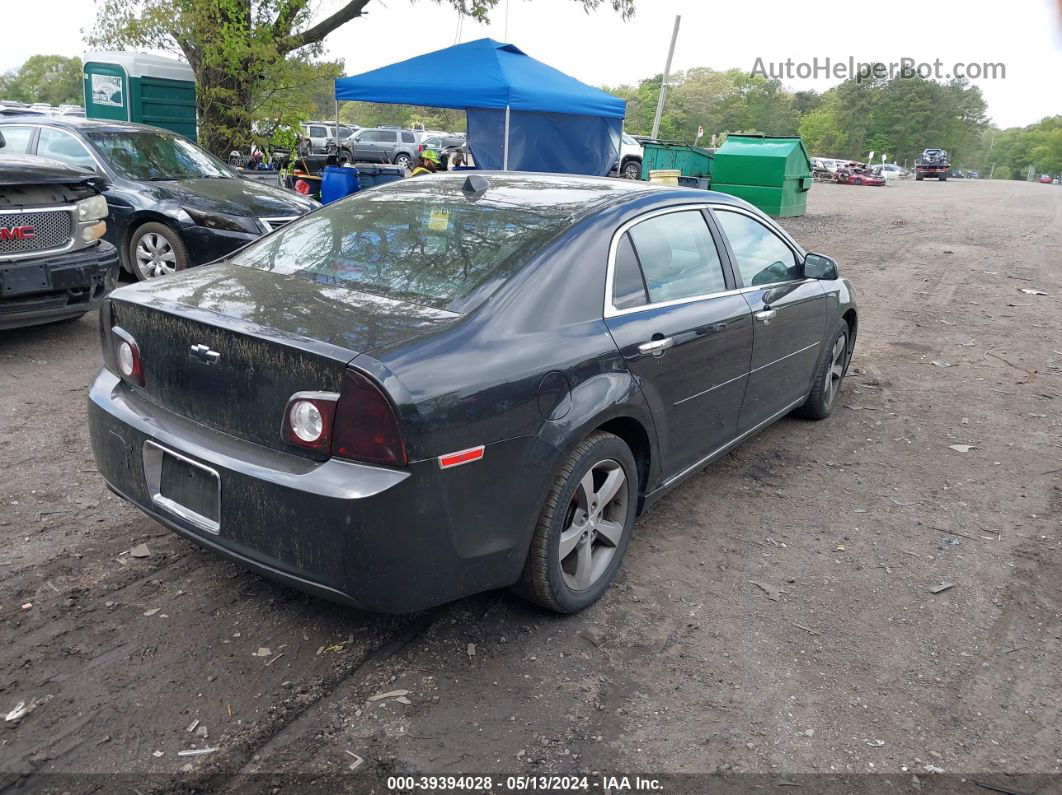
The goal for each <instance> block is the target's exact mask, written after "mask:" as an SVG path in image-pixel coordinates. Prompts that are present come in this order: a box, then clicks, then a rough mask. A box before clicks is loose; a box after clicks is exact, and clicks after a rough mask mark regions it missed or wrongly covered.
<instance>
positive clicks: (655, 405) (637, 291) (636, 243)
mask: <svg viewBox="0 0 1062 795" xmlns="http://www.w3.org/2000/svg"><path fill="white" fill-rule="evenodd" d="M733 288H734V283H733V276H732V275H731V274H730V273H729V270H728V269H727V268H724V264H723V261H722V260H721V258H720V255H719V250H718V248H717V246H716V241H715V239H714V238H713V235H712V232H711V230H710V229H709V226H708V221H707V216H706V215H705V213H704V212H703V211H701V210H699V209H685V208H682V209H677V210H670V211H666V212H664V213H653V214H650V215H648V216H646V217H645V218H643V219H638V220H637V221H635V222H633V223H631V224H627V225H625V226H624V228H623V229H622V230H621V234H620V236H619V238H618V239H617V241H615V243H614V253H613V257H612V263H611V266H610V278H609V290H610V293H609V296H610V297H609V302H607V304H606V312H605V315H606V316H605V323H606V325H607V326H608V328H609V331H610V332H611V333H612V337H613V339H614V340H615V341H616V345H617V346H618V347H619V350H620V352H621V353H622V355H623V357H624V358H625V359H626V361H627V366H628V367H629V368H630V370H631V372H632V373H634V375H635V377H636V378H637V379H638V382H639V383H640V385H641V388H642V392H643V393H644V394H645V397H646V400H647V401H648V402H649V405H650V407H651V409H652V412H653V416H654V419H655V421H656V430H657V440H658V442H659V447H660V450H661V452H662V459H663V460H662V462H661V464H662V469H663V471H664V472H665V473H666V474H667V475H675V474H678V473H679V472H681V471H683V470H684V469H686V468H688V467H690V466H692V465H693V464H696V463H697V462H698V461H700V460H702V459H703V458H705V457H706V456H707V455H709V454H710V453H712V452H713V451H715V450H716V449H718V448H719V447H721V446H723V445H725V444H726V443H727V442H728V441H730V439H732V438H733V437H734V436H735V435H736V433H737V422H738V415H739V411H740V408H741V399H742V395H743V394H744V392H745V382H746V380H747V378H748V371H749V362H750V360H751V356H752V318H751V313H750V312H749V308H748V304H747V303H746V302H745V300H744V298H742V296H741V295H740V294H739V293H738V292H737V291H736V290H734V289H733Z"/></svg>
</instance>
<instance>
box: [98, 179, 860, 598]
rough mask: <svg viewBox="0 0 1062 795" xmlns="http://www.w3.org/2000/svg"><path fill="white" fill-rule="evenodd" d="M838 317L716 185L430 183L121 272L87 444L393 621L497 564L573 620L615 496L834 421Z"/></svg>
mask: <svg viewBox="0 0 1062 795" xmlns="http://www.w3.org/2000/svg"><path fill="white" fill-rule="evenodd" d="M636 247H637V248H636ZM639 257H640V259H639ZM642 263H644V264H642ZM855 312H856V309H855V300H854V293H853V291H852V289H851V287H850V285H849V284H848V283H847V282H846V281H845V280H844V279H842V278H839V277H838V276H837V273H836V264H835V263H833V262H832V261H831V260H829V258H826V257H822V256H819V255H814V254H806V253H805V252H804V251H803V249H801V248H800V247H799V246H798V245H797V244H796V243H795V242H794V241H793V240H792V239H791V238H790V237H789V236H788V235H786V234H785V233H784V232H783V231H781V230H780V229H779V228H778V227H777V226H776V225H775V224H774V223H773V222H772V221H770V219H769V218H767V217H766V216H764V215H763V214H762V213H760V212H759V211H758V210H755V209H754V208H752V207H751V206H750V205H747V204H746V203H744V202H742V201H741V200H739V199H735V198H734V197H730V196H725V195H723V194H717V193H711V192H708V191H696V190H689V189H676V188H663V187H660V186H654V185H649V184H647V183H640V182H634V181H626V180H606V179H596V178H576V177H569V176H552V175H534V176H532V175H513V174H486V175H484V176H474V177H468V178H465V177H464V176H463V175H435V176H432V177H424V178H420V179H417V180H407V181H404V182H401V183H394V184H391V185H388V186H385V187H381V188H378V189H375V190H372V191H366V192H363V193H362V194H359V195H357V196H354V197H351V198H349V199H346V200H343V201H341V202H337V203H334V204H332V205H329V206H328V207H326V208H324V209H322V210H319V211H317V212H315V213H313V214H311V215H309V216H307V218H305V219H303V220H301V221H298V222H296V223H293V224H292V225H290V226H288V227H286V228H285V229H282V230H279V231H277V232H275V233H274V234H273V235H271V236H269V237H267V238H264V239H263V240H261V241H259V242H257V243H255V244H253V245H252V246H250V247H248V248H246V249H244V250H243V251H242V252H240V253H239V254H237V255H236V256H235V257H234V258H233V260H232V261H231V262H224V263H217V264H214V265H210V266H208V267H205V268H200V269H197V270H195V271H190V272H187V273H184V274H178V275H177V276H175V277H173V278H169V279H165V280H157V281H152V282H145V283H142V284H138V285H133V286H129V287H125V288H122V289H120V290H119V291H117V292H116V293H115V294H114V295H113V296H112V298H111V299H110V300H109V301H108V302H107V303H106V304H105V306H104V309H103V311H102V313H101V317H102V320H101V334H102V344H103V352H104V358H105V361H106V367H105V368H104V369H103V370H101V371H100V373H99V375H98V376H97V378H96V379H95V381H94V383H93V384H92V385H91V389H90V395H89V417H90V430H91V437H92V445H93V449H94V452H95V456H96V461H97V465H98V467H99V470H100V472H101V473H102V474H103V476H104V478H105V479H106V481H107V483H108V485H109V486H110V488H111V489H112V490H114V491H115V492H116V493H118V494H119V495H120V496H122V497H124V498H125V499H127V500H129V501H130V502H132V503H133V504H135V505H136V506H138V507H139V508H140V509H141V510H143V511H144V512H145V513H147V514H149V515H150V516H152V517H154V518H155V519H157V520H158V521H160V522H162V523H163V524H166V525H168V526H169V527H171V528H173V529H174V530H176V531H177V532H178V533H180V534H182V535H185V536H187V537H189V538H191V539H193V540H194V541H196V542H197V543H199V544H201V545H203V546H205V547H208V548H210V549H212V550H214V551H216V552H218V553H221V554H223V555H225V556H228V557H229V558H232V559H234V560H237V561H239V562H240V563H242V564H244V565H246V566H248V567H250V568H252V569H254V570H256V571H258V572H260V573H263V574H265V575H267V576H270V577H274V578H276V579H279V580H282V581H285V582H288V583H291V584H293V585H296V586H297V587H300V588H303V589H305V590H308V591H312V592H315V593H318V594H322V595H325V596H327V597H329V598H333V599H337V600H340V601H344V602H348V603H351V604H354V605H358V606H361V607H364V608H369V609H373V610H378V611H385V612H404V611H410V610H416V609H420V608H423V607H426V606H429V605H433V604H438V603H441V602H444V601H448V600H451V599H455V598H458V597H460V596H463V595H466V594H471V593H475V592H478V591H482V590H486V589H491V588H498V587H504V586H510V585H514V584H516V585H517V587H518V588H519V589H520V591H521V592H522V593H523V594H524V595H527V596H530V597H531V598H532V599H534V600H535V601H537V602H539V603H541V604H544V605H545V606H547V607H551V608H553V609H557V610H561V611H567V612H571V611H574V610H578V609H581V608H582V607H585V606H586V605H587V604H590V603H591V602H593V601H594V599H596V598H597V597H598V596H600V593H601V592H602V591H603V590H604V588H605V587H606V586H607V584H608V581H609V580H610V579H611V578H612V576H613V575H614V574H615V570H616V568H617V567H618V565H619V562H620V560H621V559H622V556H623V551H624V549H625V547H626V543H627V541H628V540H629V537H630V533H631V528H632V526H633V521H634V517H635V515H636V514H637V512H638V511H641V510H644V509H645V508H646V507H648V506H649V505H651V504H652V503H653V502H654V501H655V500H657V499H658V498H659V497H660V496H661V495H663V494H664V493H666V492H667V491H668V490H669V489H671V488H673V487H674V486H676V485H677V484H678V483H681V482H682V481H683V480H684V479H685V478H687V477H688V476H690V475H692V474H693V473H695V472H697V471H698V470H699V469H700V468H702V467H704V466H705V465H706V464H708V463H709V462H710V461H712V460H714V459H715V458H717V457H719V456H721V455H723V454H724V453H725V452H726V451H727V450H729V449H731V448H732V447H734V446H735V445H737V444H738V443H740V442H741V441H742V440H743V439H745V438H747V437H748V436H750V435H752V434H753V433H755V432H756V431H758V430H759V429H761V428H763V427H765V426H766V425H768V424H769V423H771V422H772V421H774V420H775V419H777V418H779V417H781V416H784V415H785V414H787V413H789V412H790V411H792V410H794V409H802V410H803V411H804V412H805V413H808V414H809V416H813V417H824V416H826V415H827V414H829V411H830V409H831V408H832V405H833V399H834V397H835V396H836V394H837V391H836V390H837V388H839V386H840V379H841V377H842V376H843V374H844V370H845V368H846V367H847V364H848V361H849V359H850V357H851V350H852V346H853V345H854V342H855V336H856V315H855ZM595 545H596V546H595ZM573 557H574V559H573Z"/></svg>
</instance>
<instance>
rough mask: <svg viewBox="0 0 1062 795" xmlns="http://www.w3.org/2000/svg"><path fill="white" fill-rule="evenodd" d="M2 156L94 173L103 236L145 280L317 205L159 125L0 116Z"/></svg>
mask: <svg viewBox="0 0 1062 795" xmlns="http://www.w3.org/2000/svg"><path fill="white" fill-rule="evenodd" d="M0 132H2V133H3V134H4V137H5V138H6V140H7V148H6V150H5V151H6V152H9V153H28V154H37V155H40V156H42V157H47V158H49V159H51V160H58V161H59V162H62V163H67V164H68V165H72V166H78V167H80V168H85V169H88V170H90V171H95V172H96V173H97V174H99V175H100V176H101V177H102V178H103V181H104V185H103V194H104V196H105V197H106V198H107V205H108V207H109V208H110V213H109V215H108V217H107V234H106V239H107V241H108V242H110V243H111V244H112V245H114V247H115V248H117V249H118V251H119V254H120V255H121V259H122V265H123V266H124V267H125V269H126V270H128V271H130V272H131V273H132V274H133V275H135V276H136V277H137V278H138V279H149V278H152V277H154V276H163V275H167V274H171V273H174V272H176V271H180V270H184V269H185V268H187V267H190V266H192V265H200V264H202V263H204V262H210V261H212V260H215V259H217V258H218V257H222V256H225V255H226V254H230V253H232V252H233V251H235V250H236V249H237V248H240V247H241V246H243V245H245V244H246V243H249V242H250V241H252V240H254V239H256V238H258V237H260V236H261V235H262V234H264V233H266V232H270V231H272V230H273V229H275V228H277V227H279V226H282V225H284V224H286V223H289V222H290V221H292V220H294V219H296V218H299V217H300V216H302V215H305V214H306V213H307V212H309V211H310V210H313V209H315V208H316V207H318V206H320V205H318V203H317V202H315V201H313V200H312V199H309V198H306V197H305V196H300V195H299V194H297V193H295V192H294V191H288V190H282V189H280V188H274V187H270V186H269V185H263V184H261V183H259V182H253V181H251V180H249V179H244V178H243V177H241V176H240V175H239V174H238V173H236V172H235V171H234V170H233V169H231V168H230V167H229V166H227V165H225V164H224V163H222V162H221V161H220V160H218V159H217V158H215V157H214V156H213V155H211V154H209V153H208V152H206V151H205V150H203V149H200V148H199V147H198V146H196V145H195V144H193V143H192V142H191V141H189V140H187V139H186V138H183V137H181V136H179V135H175V134H174V133H171V132H169V131H167V130H163V129H160V128H158V127H149V126H146V125H143V124H132V123H128V122H120V121H98V120H92V119H83V118H77V117H70V116H61V117H53V116H45V117H35V116H34V117H29V116H24V117H9V118H0Z"/></svg>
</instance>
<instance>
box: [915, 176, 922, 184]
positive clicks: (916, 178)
mask: <svg viewBox="0 0 1062 795" xmlns="http://www.w3.org/2000/svg"><path fill="white" fill-rule="evenodd" d="M922 179H923V177H922V175H921V174H918V175H916V176H915V182H921V181H922Z"/></svg>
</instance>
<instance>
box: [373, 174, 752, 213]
mask: <svg viewBox="0 0 1062 795" xmlns="http://www.w3.org/2000/svg"><path fill="white" fill-rule="evenodd" d="M471 174H475V175H478V176H480V177H484V178H485V179H486V180H487V182H488V183H489V187H488V188H487V192H486V194H485V195H486V196H487V197H490V196H491V195H492V192H493V193H494V195H495V196H497V195H498V194H504V200H505V201H506V202H510V201H512V202H519V203H522V204H526V205H530V206H534V205H549V204H553V203H555V202H556V201H558V198H557V197H558V195H561V194H570V193H572V192H573V191H577V192H579V194H581V195H580V196H579V201H581V202H582V203H583V204H584V209H585V211H586V212H585V213H583V215H584V216H585V215H588V214H590V213H593V212H596V211H598V210H602V209H605V208H607V207H612V206H615V205H619V204H624V203H627V202H632V201H636V200H638V199H640V198H643V197H654V198H657V199H659V200H660V201H661V203H664V202H665V200H674V201H675V202H676V203H677V202H683V201H684V202H688V203H696V202H710V203H714V204H730V205H733V206H736V207H749V206H750V205H748V204H747V203H746V202H745V201H743V200H741V199H739V198H737V197H735V196H730V195H728V194H725V193H716V192H715V191H707V190H699V189H695V188H682V187H672V186H668V185H656V184H653V183H650V182H643V181H642V180H638V179H616V178H614V177H592V176H583V175H580V174H549V173H539V172H529V171H478V170H477V171H471V172H461V171H448V172H440V173H438V174H433V175H431V176H421V177H417V178H416V179H406V180H400V181H398V182H391V183H388V184H387V185H381V186H379V187H377V188H374V190H375V191H381V192H383V191H388V192H390V191H416V190H417V185H418V184H421V181H422V180H433V181H436V180H437V181H440V182H445V183H450V184H452V185H453V190H454V193H455V194H457V193H460V192H461V189H462V187H463V185H464V184H465V181H466V180H467V179H468V177H469V176H470V175H471ZM757 213H758V211H757Z"/></svg>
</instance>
